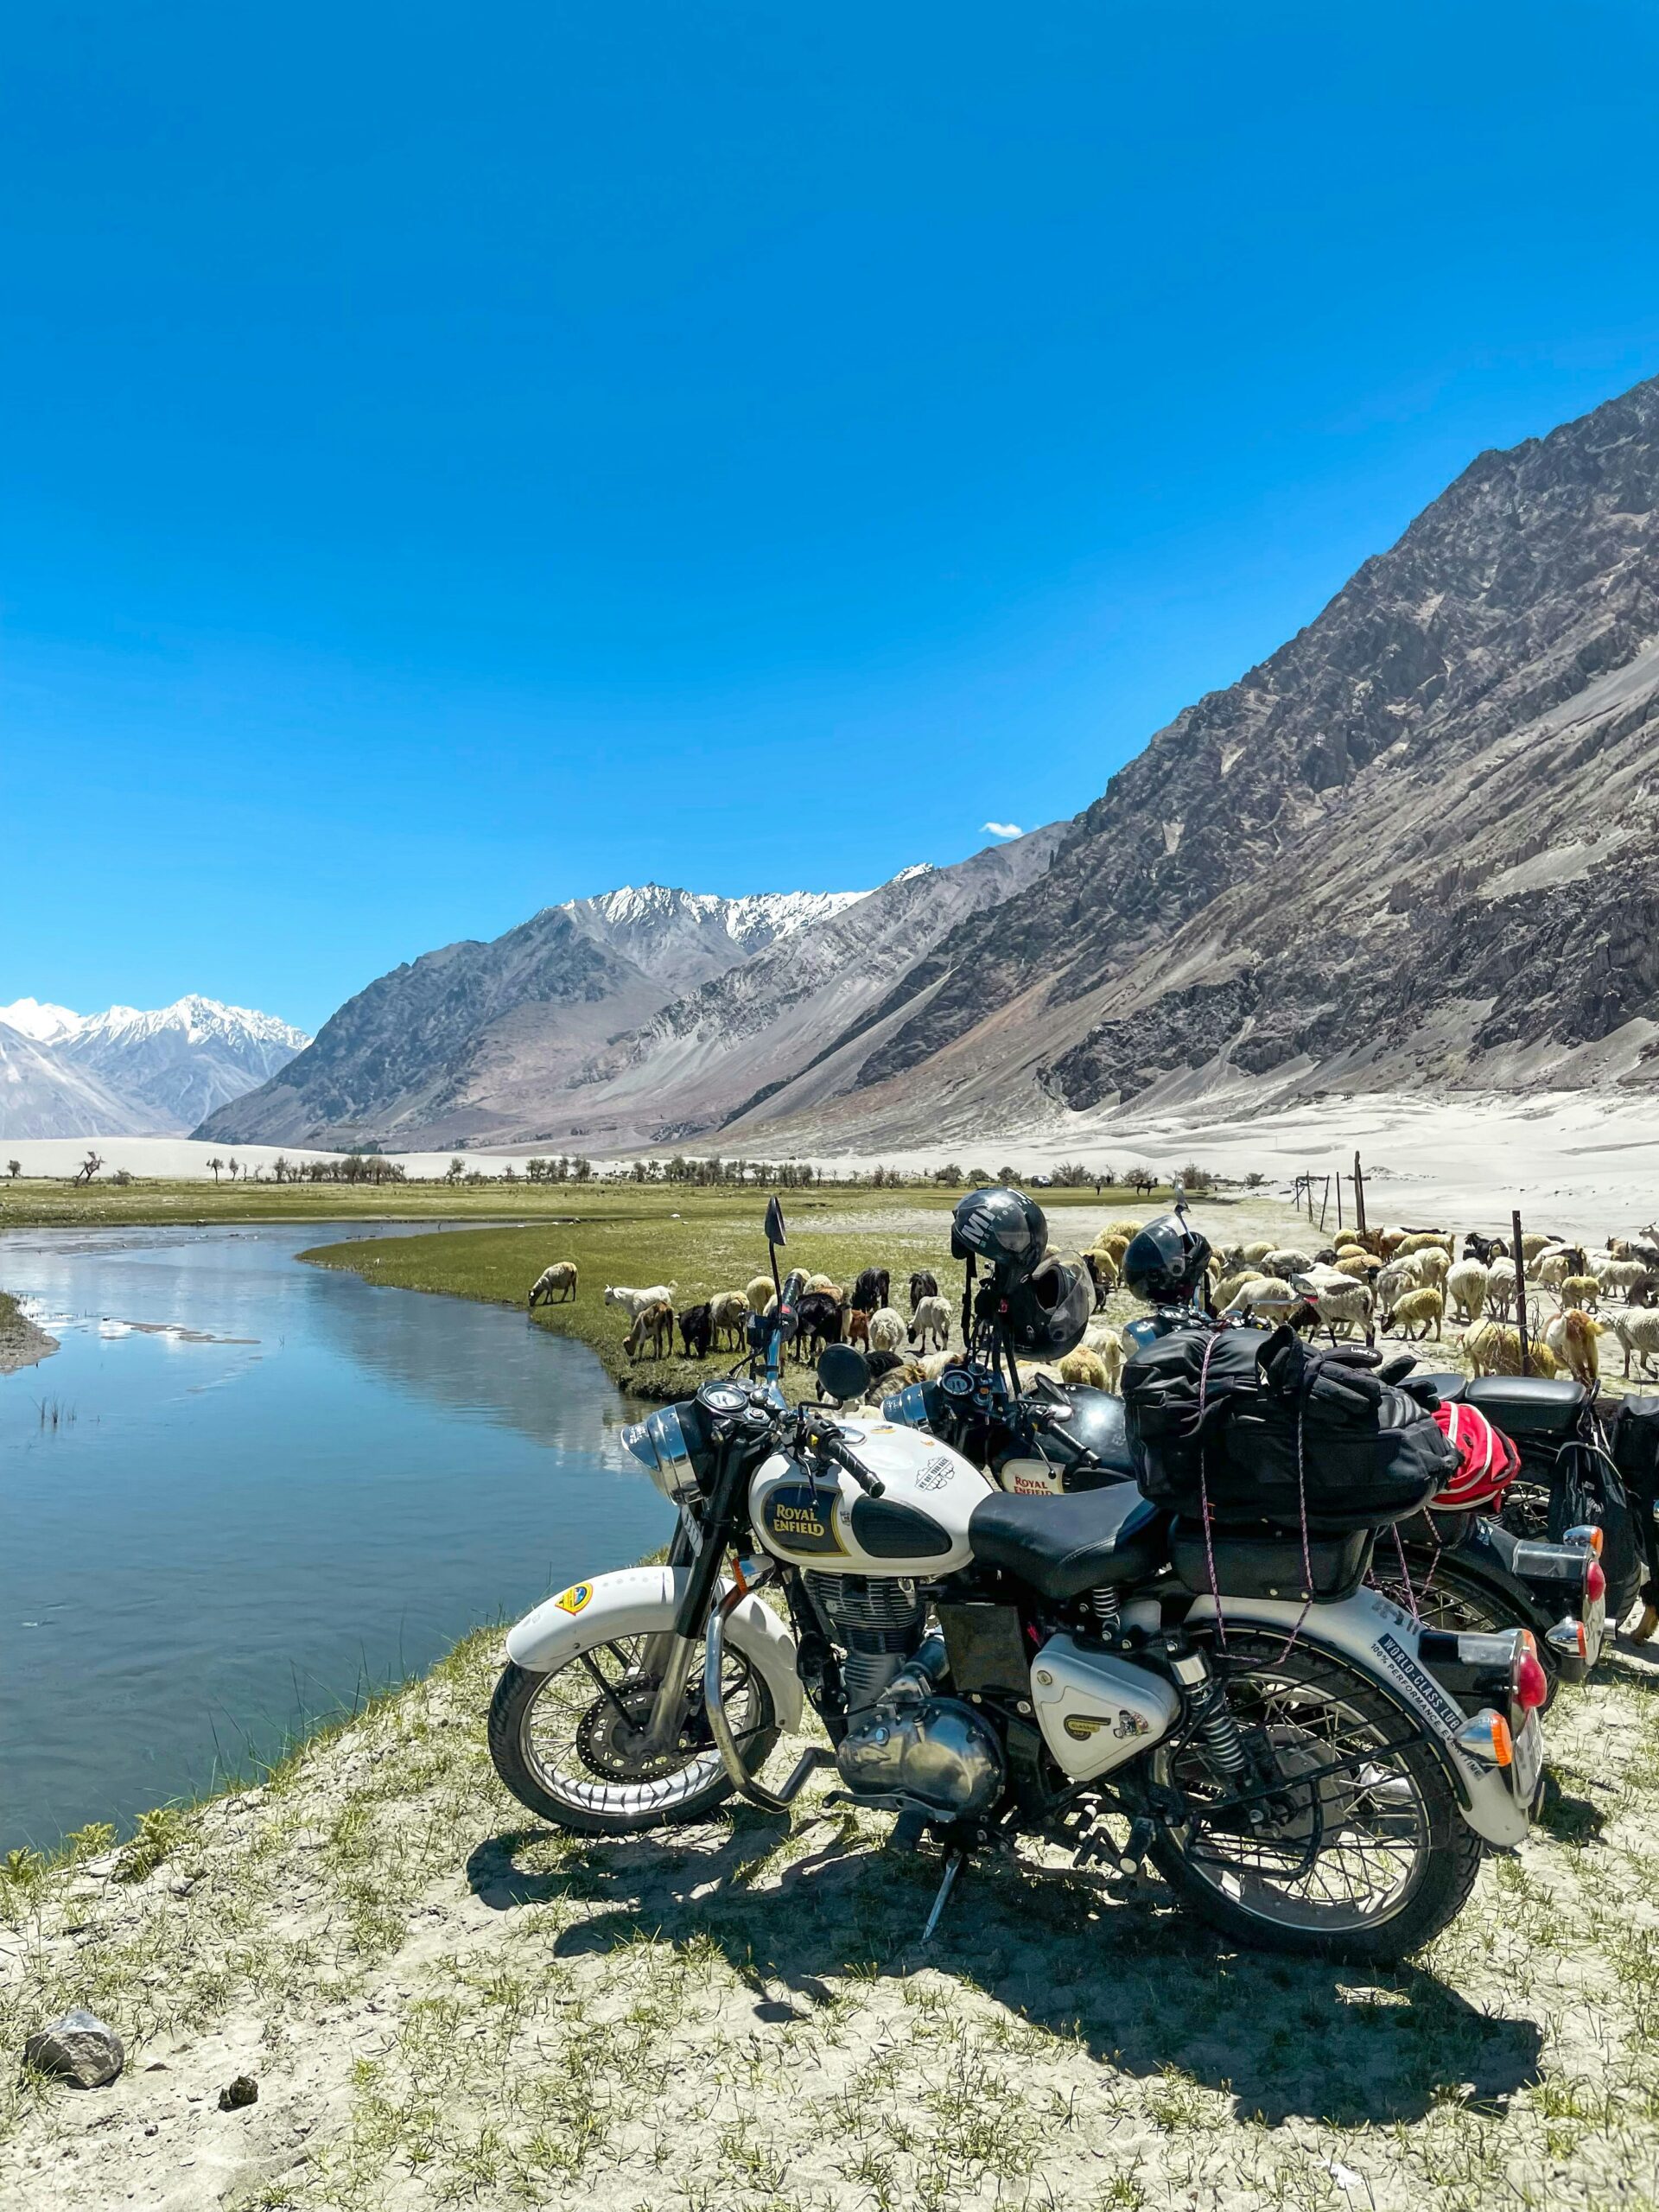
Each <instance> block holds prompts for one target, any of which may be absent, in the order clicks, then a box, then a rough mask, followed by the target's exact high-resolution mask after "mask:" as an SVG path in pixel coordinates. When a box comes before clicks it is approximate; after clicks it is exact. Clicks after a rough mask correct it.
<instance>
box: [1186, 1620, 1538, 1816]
mask: <svg viewBox="0 0 1659 2212" xmlns="http://www.w3.org/2000/svg"><path fill="white" fill-rule="evenodd" d="M1215 1611H1216V1604H1215V1599H1213V1598H1198V1599H1194V1600H1193V1603H1192V1609H1191V1611H1189V1612H1188V1614H1187V1616H1186V1618H1187V1622H1188V1624H1189V1625H1192V1624H1195V1623H1198V1622H1202V1621H1205V1620H1207V1619H1212V1618H1214V1616H1215ZM1222 1611H1223V1614H1224V1618H1225V1622H1226V1624H1227V1626H1228V1627H1229V1628H1245V1627H1249V1628H1264V1629H1268V1630H1274V1631H1275V1632H1276V1633H1278V1634H1280V1635H1281V1636H1288V1635H1289V1634H1290V1632H1291V1630H1293V1629H1295V1628H1298V1626H1299V1624H1300V1633H1299V1635H1298V1638H1297V1640H1298V1642H1299V1643H1306V1644H1308V1645H1310V1646H1312V1647H1313V1649H1315V1650H1325V1651H1329V1652H1332V1653H1333V1654H1334V1655H1335V1656H1337V1657H1338V1658H1342V1659H1346V1660H1348V1661H1350V1662H1351V1663H1352V1664H1353V1665H1355V1666H1357V1667H1358V1668H1359V1669H1360V1670H1361V1671H1362V1672H1363V1674H1365V1675H1369V1676H1370V1678H1371V1680H1372V1681H1374V1682H1376V1685H1377V1687H1378V1688H1379V1689H1381V1690H1382V1691H1383V1693H1384V1694H1385V1695H1386V1696H1388V1697H1389V1698H1391V1699H1392V1700H1393V1701H1394V1702H1395V1704H1396V1705H1398V1706H1400V1707H1402V1709H1403V1710H1404V1711H1405V1712H1406V1713H1408V1714H1409V1715H1410V1716H1411V1718H1412V1719H1414V1720H1416V1721H1418V1722H1419V1723H1420V1724H1421V1726H1422V1729H1423V1733H1424V1735H1425V1737H1426V1738H1427V1741H1428V1743H1429V1745H1431V1747H1432V1748H1433V1751H1434V1752H1435V1754H1436V1756H1437V1757H1438V1758H1439V1759H1440V1764H1441V1765H1442V1766H1443V1767H1444V1768H1445V1769H1446V1774H1447V1777H1449V1779H1450V1781H1451V1783H1452V1787H1453V1788H1454V1789H1456V1791H1457V1794H1458V1802H1459V1805H1460V1806H1461V1808H1462V1810H1463V1816H1464V1818H1465V1820H1466V1821H1468V1823H1469V1825H1470V1827H1471V1828H1473V1829H1474V1831H1475V1833H1476V1834H1477V1835H1478V1836H1479V1837H1480V1838H1481V1839H1482V1840H1483V1841H1484V1842H1486V1843H1490V1844H1493V1845H1495V1846H1496V1847H1497V1848H1498V1849H1500V1850H1508V1849H1511V1848H1512V1847H1514V1846H1515V1845H1516V1844H1518V1843H1519V1842H1520V1841H1521V1840H1522V1838H1523V1837H1524V1836H1525V1835H1526V1834H1527V1831H1528V1829H1529V1827H1531V1825H1532V1806H1531V1805H1530V1804H1529V1803H1523V1802H1522V1801H1521V1800H1520V1799H1519V1798H1518V1797H1516V1795H1515V1793H1514V1791H1513V1790H1512V1789H1510V1785H1509V1783H1508V1782H1507V1781H1506V1780H1505V1779H1504V1777H1503V1772H1502V1771H1501V1770H1498V1769H1496V1768H1492V1767H1489V1766H1485V1765H1483V1764H1478V1763H1477V1762H1476V1761H1475V1760H1473V1759H1471V1758H1470V1757H1469V1756H1468V1754H1467V1753H1466V1752H1465V1751H1461V1750H1460V1749H1459V1745H1458V1742H1457V1738H1458V1732H1459V1730H1460V1729H1461V1728H1462V1727H1463V1726H1464V1724H1465V1721H1466V1720H1468V1719H1470V1718H1471V1715H1470V1714H1469V1713H1465V1711H1464V1709H1463V1708H1462V1707H1461V1706H1459V1703H1458V1701H1457V1700H1456V1699H1455V1698H1454V1697H1453V1696H1452V1694H1450V1692H1449V1691H1447V1690H1446V1689H1444V1688H1442V1687H1441V1685H1440V1683H1439V1682H1437V1681H1435V1679H1434V1677H1433V1674H1432V1673H1431V1672H1430V1670H1429V1669H1428V1667H1427V1664H1426V1663H1425V1662H1424V1661H1423V1658H1422V1656H1421V1649H1420V1637H1421V1631H1420V1630H1418V1629H1417V1628H1416V1627H1415V1626H1414V1624H1413V1622H1412V1619H1411V1616H1410V1615H1409V1614H1408V1613H1403V1612H1402V1611H1401V1610H1400V1608H1399V1607H1398V1606H1397V1605H1390V1604H1389V1601H1388V1599H1386V1598H1382V1597H1379V1596H1378V1595H1377V1593H1376V1591H1375V1590H1359V1591H1357V1592H1355V1594H1354V1595H1353V1596H1352V1597H1351V1598H1348V1599H1344V1601H1343V1602H1342V1604H1340V1605H1314V1606H1312V1607H1309V1608H1306V1609H1305V1608H1304V1607H1303V1606H1301V1605H1297V1604H1295V1603H1293V1602H1287V1601H1286V1600H1283V1599H1272V1598H1224V1600H1223V1605H1222Z"/></svg>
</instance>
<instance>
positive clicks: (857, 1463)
mask: <svg viewBox="0 0 1659 2212" xmlns="http://www.w3.org/2000/svg"><path fill="white" fill-rule="evenodd" d="M812 1449H813V1450H814V1452H816V1453H817V1456H818V1458H819V1459H828V1460H829V1463H830V1465H832V1466H836V1467H840V1468H841V1469H842V1470H843V1471H844V1472H846V1473H847V1474H849V1475H850V1476H851V1477H852V1478H853V1480H854V1481H855V1483H856V1484H858V1486H859V1488H860V1489H861V1491H863V1492H864V1494H865V1496H866V1497H882V1496H883V1495H884V1494H885V1492H886V1491H887V1484H885V1483H884V1482H883V1481H882V1480H881V1478H880V1476H879V1475H873V1474H872V1473H871V1472H870V1471H869V1469H868V1467H867V1466H866V1465H864V1463H863V1461H862V1460H861V1459H856V1458H855V1456H854V1454H853V1453H852V1452H849V1450H848V1448H847V1446H845V1445H844V1444H843V1443H842V1440H841V1439H840V1438H839V1437H838V1436H826V1435H824V1434H823V1433H822V1432H815V1433H814V1434H813V1437H812Z"/></svg>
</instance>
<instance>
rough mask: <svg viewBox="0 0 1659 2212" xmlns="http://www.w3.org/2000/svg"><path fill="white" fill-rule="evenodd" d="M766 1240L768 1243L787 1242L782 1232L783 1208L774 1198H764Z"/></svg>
mask: <svg viewBox="0 0 1659 2212" xmlns="http://www.w3.org/2000/svg"><path fill="white" fill-rule="evenodd" d="M766 1242H767V1243H768V1244H787V1243H788V1242H789V1239H788V1237H787V1236H785V1234H784V1210H783V1207H782V1206H781V1205H779V1202H778V1200H777V1199H776V1198H768V1199H767V1200H766Z"/></svg>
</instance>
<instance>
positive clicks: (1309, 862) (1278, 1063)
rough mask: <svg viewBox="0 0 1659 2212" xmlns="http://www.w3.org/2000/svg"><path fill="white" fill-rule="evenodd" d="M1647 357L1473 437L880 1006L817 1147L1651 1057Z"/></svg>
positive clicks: (1561, 1077) (1654, 399) (1654, 1062)
mask: <svg viewBox="0 0 1659 2212" xmlns="http://www.w3.org/2000/svg"><path fill="white" fill-rule="evenodd" d="M1656 740H1659V379H1656V380H1654V381H1652V382H1649V383H1647V384H1643V385H1638V386H1637V388H1636V389H1635V390H1634V391H1630V392H1628V393H1626V394H1625V395H1624V397H1621V398H1619V399H1616V400H1612V401H1610V402H1608V403H1607V404H1605V406H1602V407H1599V408H1598V409H1597V410H1595V411H1594V412H1593V413H1592V414H1590V415H1587V416H1584V417H1583V418H1581V419H1580V421H1577V422H1574V423H1568V424H1567V425H1565V426H1564V427H1563V428H1561V429H1558V430H1555V431H1554V432H1552V433H1551V434H1550V435H1549V436H1548V437H1547V438H1541V439H1529V441H1528V442H1526V443H1525V444H1523V445H1522V446H1519V447H1516V448H1514V449H1513V450H1512V451H1509V452H1503V453H1496V452H1494V453H1488V454H1482V455H1481V456H1480V458H1479V459H1478V460H1477V461H1475V462H1474V463H1473V464H1472V465H1471V467H1469V468H1468V469H1467V470H1465V473H1464V474H1463V475H1462V476H1460V477H1459V479H1458V480H1457V481H1456V482H1455V483H1454V484H1453V485H1452V486H1451V487H1450V489H1449V490H1448V491H1446V493H1444V494H1443V495H1442V496H1441V497H1440V499H1437V500H1436V501H1435V502H1434V503H1433V505H1432V506H1430V507H1428V508H1427V510H1426V511H1425V512H1423V513H1422V514H1421V516H1420V517H1419V518H1417V520H1416V521H1415V522H1414V523H1413V524H1412V525H1411V527H1410V528H1409V529H1408V531H1406V533H1405V535H1404V536H1403V537H1402V538H1401V539H1400V541H1399V542H1398V543H1397V544H1395V546H1394V547H1392V548H1391V549H1390V550H1389V551H1388V552H1387V553H1384V554H1382V555H1380V556H1377V557H1376V558H1375V559H1372V560H1370V561H1368V562H1366V563H1365V564H1364V566H1363V568H1361V569H1359V570H1358V572H1357V574H1356V575H1354V576H1353V577H1352V578H1351V581H1350V582H1348V583H1347V584H1346V585H1345V586H1344V588H1343V589H1342V590H1341V591H1340V592H1339V593H1338V594H1337V596H1336V598H1335V599H1334V600H1332V602H1331V604H1330V605H1329V606H1328V607H1326V608H1325V611H1324V612H1323V613H1321V614H1320V615H1319V617H1318V619H1317V620H1315V621H1313V622H1312V623H1310V624H1309V625H1308V626H1307V627H1306V629H1305V630H1303V631H1301V632H1299V634H1298V635H1297V636H1296V637H1295V638H1294V639H1291V641H1290V642H1289V644H1287V645H1285V646H1283V647H1282V648H1281V650H1280V651H1279V652H1277V653H1275V654H1274V656H1273V657H1272V658H1271V659H1269V660H1268V661H1267V662H1265V663H1263V664H1262V666H1260V667H1258V668H1255V669H1252V670H1251V671H1249V674H1248V675H1246V676H1244V677H1242V678H1241V680H1240V681H1239V682H1238V683H1236V684H1234V685H1232V686H1231V687H1230V689H1229V690H1225V691H1220V692H1216V693H1212V694H1211V696H1208V697H1206V698H1205V699H1202V700H1200V701H1199V702H1198V703H1197V704H1196V705H1195V706H1192V707H1191V708H1189V709H1186V710H1185V712H1184V713H1183V714H1182V715H1179V716H1178V717H1177V719H1176V720H1175V721H1173V723H1171V724H1170V725H1169V727H1168V728H1166V729H1164V730H1161V731H1160V732H1159V734H1157V735H1156V736H1155V737H1154V739H1153V740H1152V741H1151V743H1150V744H1149V745H1148V746H1147V749H1146V751H1145V752H1144V753H1141V755H1140V756H1139V757H1138V758H1137V759H1136V760H1133V761H1132V762H1130V763H1129V765H1128V766H1127V767H1125V768H1124V769H1123V770H1122V772H1121V773H1120V774H1118V775H1117V776H1116V777H1115V778H1114V779H1112V782H1111V784H1110V785H1109V787H1108V789H1107V791H1106V792H1105V794H1104V796H1103V798H1100V799H1099V800H1098V801H1096V804H1094V805H1093V806H1091V807H1090V808H1089V809H1087V810H1086V811H1085V812H1084V813H1083V814H1081V815H1079V816H1078V817H1077V819H1076V821H1075V822H1074V823H1072V824H1071V826H1070V829H1069V830H1068V832H1067V834H1066V836H1065V838H1064V840H1063V842H1062V843H1061V845H1060V847H1059V849H1058V853H1057V855H1056V857H1055V860H1054V863H1053V865H1052V867H1051V868H1048V869H1047V870H1046V871H1045V873H1044V874H1042V875H1040V876H1039V878H1038V879H1037V880H1035V881H1034V882H1033V883H1032V884H1031V885H1030V886H1029V887H1027V889H1026V890H1024V891H1023V892H1021V893H1017V894H1016V895H1015V896H1014V897H1013V898H1011V899H1008V900H1007V902H1006V903H1004V904H1002V905H1001V906H997V907H996V908H995V910H994V911H992V912H985V913H979V914H976V915H973V916H970V917H969V918H967V919H965V920H964V921H963V922H962V923H961V924H959V925H957V927H956V928H955V929H954V930H952V931H950V932H949V933H948V934H947V935H946V936H945V937H944V938H943V939H942V940H941V942H940V943H939V944H938V946H936V948H935V949H934V950H933V952H932V953H931V955H930V957H928V958H927V959H926V960H925V961H924V962H922V963H919V964H918V966H917V967H916V968H914V969H912V970H911V971H909V972H908V973H907V974H906V976H904V977H903V978H902V979H901V980H900V982H899V985H898V986H897V988H895V989H894V990H893V993H892V994H891V995H889V997H888V998H887V1000H886V1001H884V1003H883V1004H882V1006H881V1007H880V1009H879V1016H878V1025H877V1026H878V1027H879V1030H880V1043H879V1044H878V1045H877V1046H876V1047H875V1049H874V1050H873V1051H872V1052H870V1053H869V1054H868V1056H867V1057H866V1058H865V1059H864V1060H863V1063H862V1065H861V1068H860V1071H859V1074H858V1079H857V1083H856V1084H855V1088H854V1089H853V1090H852V1091H851V1092H850V1093H849V1095H847V1096H844V1097H843V1098H842V1100H841V1101H840V1102H838V1103H837V1104H836V1106H835V1107H834V1108H833V1109H829V1111H828V1112H824V1111H819V1112H817V1113H815V1114H814V1115H813V1116H811V1117H810V1124H811V1134H812V1135H815V1136H816V1137H817V1139H818V1141H823V1142H826V1143H835V1142H842V1143H844V1142H846V1141H849V1138H850V1136H851V1135H852V1133H854V1132H856V1134H857V1136H858V1140H859V1141H860V1142H861V1144H865V1145H868V1144H870V1143H880V1142H888V1143H891V1142H895V1141H900V1140H902V1139H905V1138H911V1139H912V1141H913V1134H912V1133H915V1132H918V1131H921V1130H925V1129H928V1130H932V1131H935V1132H938V1133H947V1132H949V1133H956V1132H960V1133H963V1134H967V1133H969V1132H972V1131H976V1130H980V1129H985V1130H991V1129H998V1128H1001V1129H1007V1128H1017V1127H1020V1126H1022V1125H1028V1124H1029V1123H1030V1122H1032V1121H1033V1120H1039V1119H1041V1118H1042V1117H1043V1116H1045V1115H1047V1116H1055V1115H1057V1114H1058V1112H1059V1111H1060V1109H1066V1108H1071V1109H1100V1108H1109V1107H1112V1106H1114V1105H1121V1104H1122V1103H1127V1102H1129V1101H1135V1103H1136V1105H1137V1108H1139V1109H1146V1108H1147V1107H1148V1106H1150V1105H1151V1104H1153V1103H1167V1102H1169V1101H1171V1100H1173V1099H1175V1098H1179V1097H1180V1096H1192V1095H1193V1094H1194V1093H1195V1092H1199V1091H1204V1090H1210V1091H1216V1092H1219V1091H1222V1090H1232V1091H1235V1092H1238V1093H1241V1094H1243V1095H1245V1096H1254V1097H1255V1098H1257V1099H1258V1100H1262V1101H1264V1102H1265V1101H1266V1100H1268V1099H1270V1098H1275V1097H1281V1096H1293V1095H1300V1096H1306V1095H1307V1094H1308V1092H1309V1091H1310V1090H1315V1089H1319V1088H1327V1087H1330V1086H1332V1085H1342V1084H1348V1085H1351V1086H1353V1087H1356V1088H1366V1089H1370V1088H1380V1087H1382V1086H1383V1085H1384V1084H1410V1083H1412V1082H1414V1081H1424V1080H1432V1081H1436V1082H1440V1083H1451V1084H1460V1083H1471V1084H1485V1085H1492V1086H1497V1087H1502V1088H1513V1087H1518V1086H1526V1085H1529V1084H1560V1083H1581V1082H1607V1083H1611V1082H1619V1083H1624V1084H1645V1083H1646V1082H1648V1081H1649V1080H1651V1078H1652V1077H1653V1075H1654V1073H1655V1071H1656V1067H1659V1059H1656V1042H1659V928H1656V924H1659V848H1656V837H1655V831H1656V828H1659V784H1656V778H1655V775H1654V772H1653V763H1654V760H1655V757H1656Z"/></svg>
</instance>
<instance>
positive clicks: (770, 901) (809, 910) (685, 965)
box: [559, 883, 865, 990]
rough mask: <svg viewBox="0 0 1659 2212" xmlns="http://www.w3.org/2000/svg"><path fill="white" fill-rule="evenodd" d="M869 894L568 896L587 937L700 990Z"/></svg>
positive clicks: (623, 892)
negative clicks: (755, 954)
mask: <svg viewBox="0 0 1659 2212" xmlns="http://www.w3.org/2000/svg"><path fill="white" fill-rule="evenodd" d="M864 896H865V893H863V892H861V891H758V892H751V893H749V894H748V895H747V896H746V897H744V898H741V899H723V898H721V897H720V896H719V895H718V894H717V893H715V892H711V891H679V890H676V889H673V888H671V887H670V886H668V885H666V884H662V883H641V884H633V883H625V884H624V885H622V887H620V889H619V890H616V891H606V892H601V893H600V895H599V896H598V897H597V898H594V899H568V900H567V901H566V902H565V904H564V906H563V907H562V908H561V909H560V910H559V911H560V912H563V913H566V914H569V917H570V918H571V920H572V921H573V922H574V923H575V925H576V927H577V928H578V929H579V930H580V931H582V934H583V935H584V936H586V937H589V938H594V940H595V941H596V942H598V943H600V944H603V945H605V946H607V948H608V949H609V950H612V951H613V952H620V953H621V954H622V955H623V957H625V958H626V959H628V960H630V961H632V963H633V964H634V966H635V967H636V968H639V969H642V970H643V971H644V972H645V975H647V976H651V977H652V979H653V980H654V981H656V982H662V983H665V984H668V985H669V986H670V987H671V988H673V989H675V990H686V989H694V988H696V986H697V985H698V984H699V983H702V982H707V981H708V980H709V978H710V977H712V976H718V975H721V974H723V973H724V972H725V970H726V969H728V968H729V967H731V966H733V965H734V963H736V962H737V961H739V960H744V959H747V957H748V956H749V955H750V954H751V953H753V952H760V951H763V950H765V948H766V946H767V945H769V944H776V942H777V941H778V939H779V938H780V937H788V936H791V935H792V933H793V932H794V931H797V930H799V929H804V928H806V927H807V926H808V925H810V924H811V923H813V922H817V921H823V920H825V919H827V918H828V917H829V915H831V914H837V913H839V912H841V910H842V907H843V906H851V905H852V903H853V901H854V900H855V899H861V898H863V897H864Z"/></svg>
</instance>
